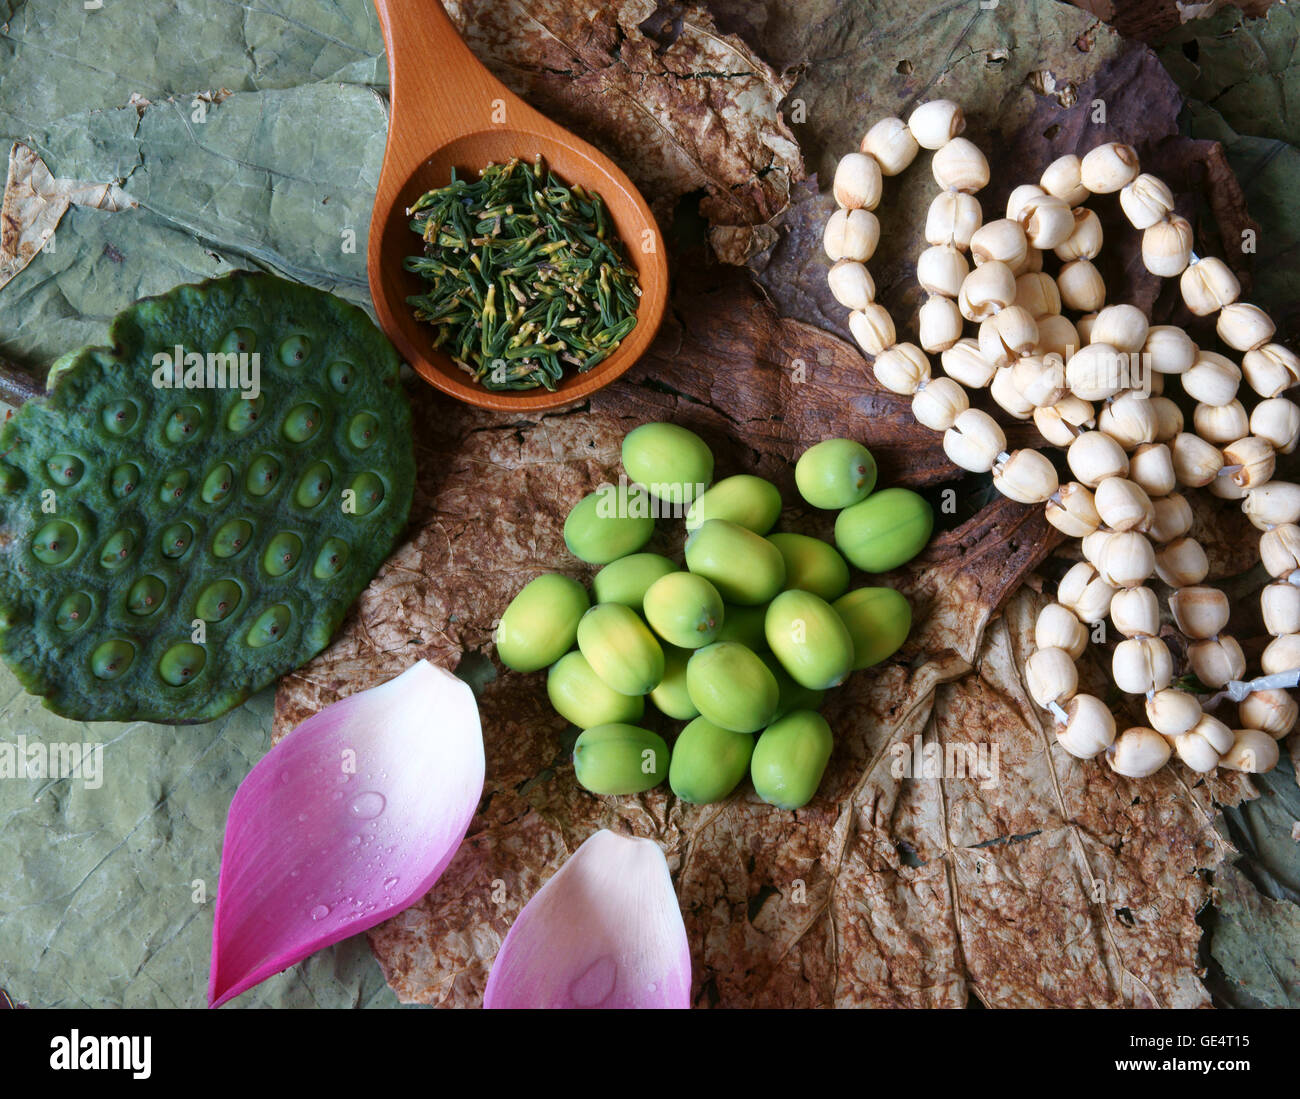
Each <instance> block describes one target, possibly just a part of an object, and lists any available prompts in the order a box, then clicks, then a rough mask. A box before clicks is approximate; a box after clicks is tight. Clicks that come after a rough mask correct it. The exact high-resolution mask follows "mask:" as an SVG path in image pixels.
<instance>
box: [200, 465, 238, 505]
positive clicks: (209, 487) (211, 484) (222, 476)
mask: <svg viewBox="0 0 1300 1099" xmlns="http://www.w3.org/2000/svg"><path fill="white" fill-rule="evenodd" d="M234 483H235V470H234V467H233V466H231V464H230V463H229V462H221V463H220V464H219V465H216V466H213V467H212V470H211V471H210V472H209V473H208V475H207V476H206V477H204V478H203V488H202V489H201V490H200V492H199V495H200V496H202V497H203V502H204V503H205V504H218V503H220V502H221V501H222V500H224V499H225V498H226V497H227V496H229V495H230V487H231V486H232V485H233V484H234Z"/></svg>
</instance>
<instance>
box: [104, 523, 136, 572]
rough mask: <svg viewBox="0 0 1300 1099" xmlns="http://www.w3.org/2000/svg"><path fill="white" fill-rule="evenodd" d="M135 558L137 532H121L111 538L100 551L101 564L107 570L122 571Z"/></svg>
mask: <svg viewBox="0 0 1300 1099" xmlns="http://www.w3.org/2000/svg"><path fill="white" fill-rule="evenodd" d="M134 556H135V531H133V530H119V531H117V532H115V533H114V534H112V535H110V536H109V539H108V541H107V542H105V543H104V548H103V549H102V550H100V551H99V563H100V564H101V565H102V566H103V567H104V568H106V569H120V568H121V567H122V566H123V565H125V564H126V563H127V562H128V561H130V560H131V558H132V557H134Z"/></svg>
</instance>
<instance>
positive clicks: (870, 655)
mask: <svg viewBox="0 0 1300 1099" xmlns="http://www.w3.org/2000/svg"><path fill="white" fill-rule="evenodd" d="M831 606H832V607H833V608H834V610H835V613H836V614H838V615H839V616H840V619H841V620H842V621H843V623H844V625H845V626H846V627H847V628H848V631H849V636H850V637H852V638H853V667H854V668H855V669H858V668H870V667H871V666H872V665H873V664H879V663H880V662H881V661H882V660H885V659H887V658H888V657H891V656H893V655H894V653H895V652H897V651H898V649H899V647H900V646H901V645H902V644H903V642H904V641H906V640H907V635H908V632H909V631H910V630H911V628H912V608H911V605H910V604H909V603H908V602H907V600H906V598H904V596H903V595H902V594H901V593H900V592H897V591H895V590H894V589H893V588H858V589H856V590H854V591H851V592H849V593H848V594H847V595H844V596H841V597H840V598H839V599H837V600H835V602H834V603H832V604H831Z"/></svg>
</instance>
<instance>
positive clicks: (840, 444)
mask: <svg viewBox="0 0 1300 1099" xmlns="http://www.w3.org/2000/svg"><path fill="white" fill-rule="evenodd" d="M794 480H795V484H796V485H797V486H798V488H799V494H800V495H801V496H802V497H803V498H804V499H805V500H807V501H808V503H810V504H812V506H813V507H815V508H827V509H838V508H846V507H850V506H851V505H853V504H856V503H858V502H859V501H860V500H865V499H866V498H867V497H868V496H869V495H870V494H871V490H872V489H873V488H875V487H876V460H875V459H874V458H873V457H872V456H871V452H870V451H869V450H867V448H866V447H864V446H863V445H862V444H861V443H857V442H854V441H853V440H852V439H826V440H824V441H823V442H820V443H818V444H817V445H816V446H812V447H809V448H808V449H807V450H805V451H804V452H803V454H802V455H801V456H800V458H799V461H798V462H797V463H796V464H795V467H794Z"/></svg>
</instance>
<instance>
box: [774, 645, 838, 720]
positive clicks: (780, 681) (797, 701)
mask: <svg viewBox="0 0 1300 1099" xmlns="http://www.w3.org/2000/svg"><path fill="white" fill-rule="evenodd" d="M758 655H759V659H760V660H762V661H763V663H764V664H766V665H767V669H768V671H770V672H771V673H772V675H773V676H775V677H776V687H777V694H778V697H777V702H776V713H774V714H773V715H772V720H773V721H775V720H776V719H777V718H778V717H784V716H785V715H786V714H788V713H789V712H790V711H791V710H820V709H821V707H822V703H823V702H825V701H826V692H825V691H812V690H809V689H808V688H807V687H804V686H802V685H801V684H798V683H796V682H795V681H794V680H793V679H791V678H790V675H789V673H788V672H786V670H785V669H784V668H783V667H781V661H779V660H778V659H777V658H776V654H775V653H759V654H758Z"/></svg>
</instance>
